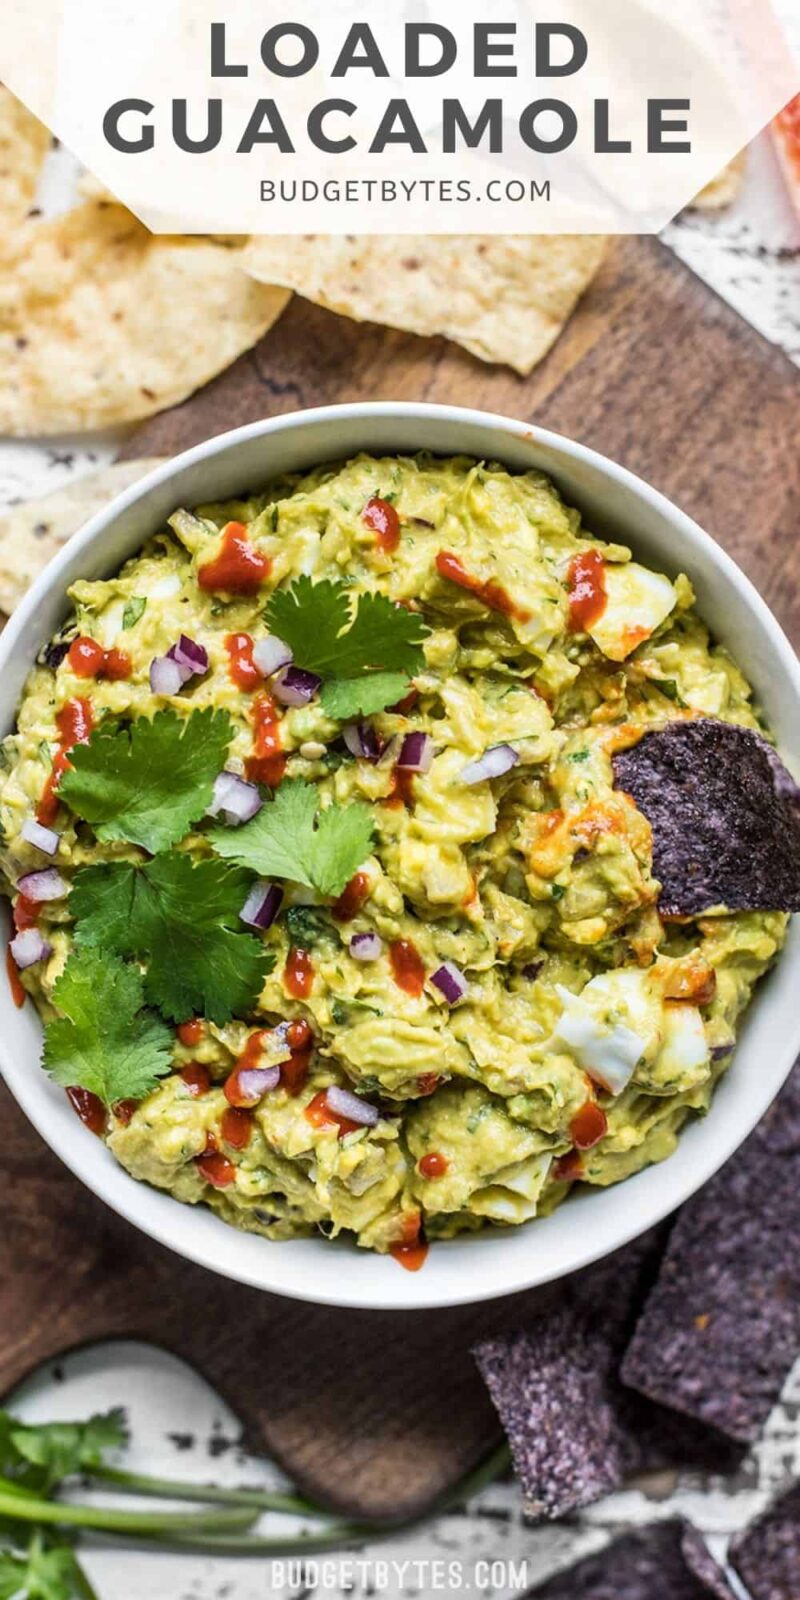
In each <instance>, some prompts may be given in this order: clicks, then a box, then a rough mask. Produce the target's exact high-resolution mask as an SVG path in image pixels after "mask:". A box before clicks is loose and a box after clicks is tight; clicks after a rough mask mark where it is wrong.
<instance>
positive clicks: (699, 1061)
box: [656, 1000, 709, 1083]
mask: <svg viewBox="0 0 800 1600" xmlns="http://www.w3.org/2000/svg"><path fill="white" fill-rule="evenodd" d="M708 1058H709V1050H708V1043H707V1040H706V1031H705V1028H704V1026H703V1019H702V1017H701V1015H700V1012H699V1011H698V1009H697V1007H696V1006H690V1005H687V1004H686V1003H685V1001H680V1000H678V1001H672V1003H671V1004H670V1003H669V1002H668V1003H667V1004H666V1005H665V1007H664V1042H663V1044H662V1046H661V1049H660V1051H659V1053H658V1058H657V1061H656V1070H657V1072H658V1075H659V1078H661V1079H663V1080H664V1082H665V1083H671V1082H673V1081H679V1080H681V1079H684V1078H686V1077H687V1075H691V1074H692V1073H694V1072H696V1071H697V1070H698V1068H700V1067H704V1066H705V1064H706V1062H707V1061H708Z"/></svg>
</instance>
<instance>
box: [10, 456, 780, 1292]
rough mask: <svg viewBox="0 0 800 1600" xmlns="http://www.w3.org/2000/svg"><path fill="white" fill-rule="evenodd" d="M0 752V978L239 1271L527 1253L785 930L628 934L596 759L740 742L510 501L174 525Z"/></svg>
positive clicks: (643, 851) (704, 667)
mask: <svg viewBox="0 0 800 1600" xmlns="http://www.w3.org/2000/svg"><path fill="white" fill-rule="evenodd" d="M170 525H171V531H169V532H168V531H166V530H165V531H164V532H163V533H162V534H159V535H158V536H157V537H156V538H154V539H152V540H151V541H150V543H149V544H148V545H147V546H146V547H145V549H144V550H143V552H142V553H141V554H140V555H138V556H136V557H134V558H133V559H132V560H130V561H128V562H127V564H126V565H125V566H124V567H123V569H122V571H121V572H120V573H119V574H118V576H116V577H114V578H111V579H110V580H109V581H108V582H80V583H76V584H75V585H74V586H73V589H72V590H71V596H72V599H73V601H74V606H75V611H74V615H73V616H72V617H71V619H70V621H69V623H68V625H67V626H66V628H65V629H64V631H63V634H62V635H61V636H59V638H58V639H57V640H56V641H54V642H53V643H52V644H51V645H50V646H49V647H48V648H47V649H46V650H45V651H44V652H43V655H42V658H41V660H40V662H39V664H38V665H37V666H36V668H35V670H34V671H33V673H32V674H31V677H30V679H29V681H28V684H27V687H26V690H25V694H24V698H23V701H22V705H21V707H20V712H19V722H18V729H17V731H16V732H15V733H14V734H12V735H11V736H10V737H9V738H7V739H6V740H5V743H4V745H3V770H2V772H1V773H0V821H1V822H2V829H3V844H2V867H3V872H4V874H5V878H6V880H7V884H8V887H9V892H10V893H11V896H12V898H13V901H14V921H15V928H16V932H15V937H14V939H13V941H12V945H11V960H10V973H11V978H12V981H13V982H14V984H15V985H21V986H22V987H21V991H20V998H23V997H24V992H25V991H27V992H28V993H29V994H31V995H32V996H33V999H34V1001H35V1003H36V1005H37V1007H38V1008H39V1010H40V1011H41V1013H42V1016H43V1018H44V1020H45V1022H46V1043H45V1054H44V1065H45V1067H46V1069H47V1070H48V1071H49V1072H50V1073H51V1075H52V1076H53V1077H54V1079H55V1080H56V1081H57V1082H59V1083H61V1084H63V1085H64V1087H65V1088H66V1089H67V1091H68V1093H69V1094H70V1096H71V1098H72V1100H73V1103H74V1105H75V1107H76V1109H77V1110H78V1112H79V1114H80V1115H81V1116H82V1117H83V1118H84V1120H85V1121H87V1122H88V1123H89V1124H90V1126H91V1127H93V1128H94V1129H95V1131H96V1132H98V1133H100V1134H102V1135H103V1137H105V1139H106V1140H107V1142H108V1145H109V1148H110V1149H111V1150H112V1151H113V1153H114V1155H115V1156H116V1157H117V1159H118V1160H119V1161H121V1162H122V1164H123V1165H124V1166H125V1167H126V1168H127V1169H128V1170H129V1171H130V1172H131V1173H132V1174H133V1175H134V1176H135V1177H137V1178H140V1179H142V1180H144V1181H145V1182H148V1183H151V1184H155V1185H157V1186H158V1187H159V1188H163V1189H167V1190H169V1191H170V1192H171V1193H172V1194H174V1195H175V1196H176V1197H177V1198H178V1199H180V1200H184V1201H188V1202H190V1203H195V1202H199V1201H202V1202H204V1203H206V1204H207V1205H209V1206H211V1207H212V1208H213V1209H214V1210H215V1211H217V1212H218V1213H219V1214H220V1215H221V1216H222V1217H223V1218H224V1219H225V1220H226V1221H228V1222H230V1223H232V1224H233V1225H234V1226H236V1227H240V1228H246V1229H249V1230H251V1231H254V1232H258V1233H262V1234H264V1235H266V1236H267V1237H268V1238H287V1237H293V1236H296V1235H299V1234H306V1233H309V1232H313V1231H315V1230H320V1231H321V1232H323V1233H324V1234H325V1235H327V1236H334V1235H336V1234H338V1233H340V1232H341V1231H342V1230H346V1231H347V1232H348V1233H350V1234H352V1235H353V1236H354V1237H355V1239H356V1240H357V1242H358V1243H359V1244H360V1245H363V1246H365V1247H367V1248H369V1249H373V1250H379V1251H391V1252H392V1253H393V1254H395V1255H396V1256H397V1257H398V1259H400V1260H401V1261H403V1263H404V1264H405V1265H407V1266H410V1267H414V1266H417V1265H419V1263H420V1262H421V1260H422V1259H423V1257H424V1252H425V1249H426V1242H429V1241H432V1240H435V1239H440V1238H446V1237H450V1236H452V1235H453V1234H456V1233H459V1232H462V1231H464V1230H473V1229H478V1228H482V1227H484V1226H485V1225H487V1224H489V1223H499V1224H515V1223H521V1222H526V1221H528V1220H529V1219H530V1218H532V1217H534V1216H536V1215H537V1214H546V1213H548V1212H550V1211H552V1209H553V1208H554V1207H555V1206H556V1205H558V1204H559V1203H560V1201H561V1200H563V1199H564V1197H565V1196H566V1195H567V1193H568V1192H569V1189H570V1186H571V1185H572V1184H574V1183H575V1182H579V1181H580V1182H584V1183H588V1184H599V1185H606V1184H610V1183H616V1182H618V1181H619V1180H620V1179H622V1178H625V1177H627V1176H629V1174H631V1173H634V1172H636V1171H638V1170H639V1169H640V1168H641V1167H643V1166H645V1165H646V1164H647V1163H649V1162H653V1161H659V1160H661V1159H663V1158H664V1157H665V1156H668V1155H669V1154H670V1152H671V1151H672V1150H673V1148H674V1146H675V1142H676V1139H677V1136H678V1133H679V1131H680V1128H681V1126H682V1124H683V1123H684V1122H685V1120H686V1118H687V1116H688V1115H689V1114H690V1113H691V1112H696V1113H703V1112H704V1111H706V1109H707V1108H708V1105H709V1102H710V1098H711V1095H712V1092H713V1088H714V1083H715V1081H716V1080H717V1078H718V1077H719V1075H720V1073H721V1072H722V1071H723V1070H724V1068H725V1066H726V1063H727V1062H728V1060H729V1059H730V1051H731V1048H732V1046H733V1042H734V1037H735V1029H736V1021H737V1018H738V1016H739V1015H740V1013H741V1011H742V1010H743V1008H744V1007H745V1006H746V1004H747V1002H748V999H749V997H750V995H751V992H752V989H753V986H754V984H755V983H756V981H757V980H758V978H759V977H760V976H761V974H762V973H763V972H764V971H765V969H766V968H767V967H768V966H769V964H770V962H771V961H772V959H773V957H774V956H775V953H776V951H777V949H778V948H779V946H780V943H781V940H782V937H783V933H784V928H785V923H786V918H785V917H784V916H783V915H782V914H780V913H777V912H763V911H762V912H738V913H734V914H729V913H726V912H725V910H724V909H720V908H719V907H716V908H709V912H704V913H703V914H702V915H698V916H697V917H695V918H692V919H686V918H680V919H673V920H671V921H668V920H665V919H664V918H662V917H660V916H659V909H658V899H659V884H658V883H657V882H656V881H655V880H654V878H653V874H652V870H651V863H652V836H651V829H650V825H649V823H648V822H647V820H646V818H645V817H644V816H643V814H642V813H641V812H640V811H639V810H637V808H636V806H635V805H634V803H633V801H632V799H631V798H630V797H629V795H628V794H626V793H625V792H624V791H623V790H621V789H619V788H615V786H614V777H613V771H612V755H613V754H614V753H615V752H619V751H620V750H622V749H625V748H626V747H629V746H631V745H633V744H635V743H636V741H638V740H639V738H640V737H641V736H642V734H643V733H644V732H645V731H647V730H649V729H654V728H656V729H657V728H660V727H663V726H665V725H666V724H667V723H668V722H670V721H671V720H674V719H686V718H697V717H703V716H712V717H714V718H717V719H722V720H724V721H730V722H736V723H740V724H743V725H746V726H751V727H755V726H757V722H756V717H755V714H754V712H753V709H752V707H751V704H750V690H749V688H748V685H747V683H746V681H745V679H744V678H743V676H742V674H741V672H740V671H739V669H738V667H737V666H736V665H735V664H734V662H733V661H732V660H731V659H730V657H729V656H728V655H727V654H726V653H725V652H724V650H722V649H720V648H718V647H716V646H714V645H712V644H710V642H709V637H708V634H707V632H706V629H705V627H704V626H703V623H702V622H701V620H700V619H699V617H698V616H697V614H696V612H695V610H694V608H693V596H692V590H691V586H690V584H689V582H688V580H687V579H686V578H685V577H680V578H678V579H677V580H675V582H671V581H670V580H668V579H667V578H666V577H664V576H662V575H661V574H659V573H655V572H651V571H649V570H647V569H645V568H644V567H642V566H640V565H638V564H637V563H636V562H634V561H632V560H631V559H630V555H629V552H628V551H627V550H626V549H624V548H622V547H621V546H618V545H608V544H604V543H602V542H600V541H599V540H598V539H596V538H593V537H591V536H590V535H589V534H587V532H586V531H585V530H584V529H582V528H581V524H580V518H579V516H578V513H577V512H575V511H574V510H571V509H570V508H569V507H567V506H565V505H564V504H563V502H562V501H561V499H560V498H559V496H558V494H557V493H556V492H555V490H554V489H553V487H552V486H551V485H550V484H549V483H548V481H547V480H546V479H545V478H543V477H542V476H540V475H539V474H538V473H534V472H530V473H526V474H524V475H520V476H514V475H511V474H510V473H508V472H507V471H505V470H504V469H503V468H501V467H499V466H482V465H478V464H476V463H475V462H473V461H469V460H464V459H456V460H448V461H440V460H434V459H432V458H428V457H425V456H421V457H418V458H416V459H405V458H403V459H393V458H387V459H383V460H374V459H372V458H370V457H367V456H361V457H359V458H357V459H356V460H353V461H350V462H348V463H347V464H346V465H344V466H334V467H326V468H321V469H319V470H317V471H315V472H312V473H310V474H308V475H307V476H304V477H296V478H292V479H287V480H282V481H280V482H278V483H275V484H274V485H272V486H271V487H270V488H269V489H268V490H267V491H266V492H265V493H263V494H261V495H259V496H257V497H255V498H253V499H249V500H245V501H241V502H238V501H237V502H235V503H233V504H227V505H224V506H205V507H201V508H200V509H199V510H198V511H196V512H194V513H189V512H188V511H178V512H177V513H176V514H175V516H174V517H172V518H171V522H170Z"/></svg>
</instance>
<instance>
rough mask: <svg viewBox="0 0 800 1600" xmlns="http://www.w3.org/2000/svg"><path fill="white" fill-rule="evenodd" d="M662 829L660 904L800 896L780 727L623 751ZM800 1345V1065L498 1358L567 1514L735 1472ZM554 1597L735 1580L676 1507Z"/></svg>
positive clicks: (752, 1553)
mask: <svg viewBox="0 0 800 1600" xmlns="http://www.w3.org/2000/svg"><path fill="white" fill-rule="evenodd" d="M614 768H615V777H616V782H617V784H618V785H619V786H620V787H621V788H623V789H625V790H626V791H627V792H628V793H629V794H631V795H632V796H633V798H634V800H635V801H636V804H637V805H638V806H639V808H640V809H641V810H642V811H643V812H644V813H645V815H646V816H647V817H648V819H649V821H650V824H651V826H652V829H653V853H654V870H655V872H656V875H657V877H658V878H659V880H660V882H661V884H662V893H661V899H660V905H661V906H662V908H663V909H664V910H665V911H666V912H668V913H669V914H671V915H673V916H679V917H687V918H689V917H692V916H696V915H697V914H698V913H699V912H702V911H704V910H711V909H712V908H717V909H718V908H719V907H721V906H724V907H727V908H728V909H731V910H757V909H764V908H769V909H772V910H785V911H797V910H800V789H798V787H797V785H796V784H795V782H794V780H793V779H792V777H791V776H790V774H789V773H788V772H787V771H786V769H785V767H784V766H783V765H782V763H781V761H780V759H779V758H778V756H777V754H776V752H775V750H774V749H773V747H772V746H771V745H770V744H768V742H767V741H766V739H764V738H762V736H761V735H760V734H758V733H755V732H753V730H751V729H748V728H740V727H736V726H734V725H732V724H728V723H721V722H718V721H716V719H714V718H712V717H699V718H697V719H694V720H690V721H686V722H672V723H670V724H668V726H667V727H666V728H664V729H663V730H659V731H654V732H652V733H648V734H646V735H645V736H644V738H642V739H641V740H640V741H639V743H638V744H636V745H635V746H633V747H632V748H631V749H629V750H626V751H624V752H622V753H621V754H619V755H617V756H615V757H614ZM798 1352H800V1064H798V1066H797V1067H796V1068H795V1070H794V1072H793V1074H792V1076H791V1077H790V1079H789V1081H788V1083H787V1085H786V1087H785V1088H784V1090H783V1092H782V1093H781V1094H780V1095H779V1097H778V1099H777V1100H776V1101H775V1103H774V1105H773V1106H772V1107H771V1109H770V1111H769V1112H768V1113H767V1115H766V1117H765V1118H764V1119H763V1121H762V1122H761V1124H760V1125H759V1127H758V1128H757V1129H756V1131H755V1133H754V1134H752V1136H751V1138H750V1139H749V1140H748V1142H747V1144H746V1145H745V1146H744V1148H743V1149H742V1150H740V1151H739V1152H738V1153H737V1154H736V1155H735V1156H734V1157H733V1158H732V1159H731V1161H730V1162H729V1163H728V1165H727V1166H726V1167H724V1168H723V1169H722V1171H721V1172H719V1173H718V1174H717V1176H716V1177H715V1178H714V1179H712V1181H711V1182H710V1183H708V1184H707V1185H706V1187H705V1188H704V1189H702V1190H701V1191H700V1193H699V1194H697V1195H696V1196H695V1197H694V1199H692V1200H690V1201H689V1202H688V1204H687V1205H685V1206H684V1207H683V1209H682V1210H681V1212H680V1213H679V1215H678V1219H677V1222H676V1223H675V1224H674V1226H673V1227H672V1229H671V1231H668V1236H667V1238H666V1241H665V1239H664V1237H663V1235H662V1234H651V1235H648V1236H647V1237H645V1238H643V1239H639V1240H637V1241H636V1242H635V1243H634V1244H632V1245H629V1246H628V1247H627V1248H626V1249H625V1250H622V1251H620V1252H619V1253H618V1254H617V1255H616V1256H613V1257H612V1258H611V1259H610V1260H607V1261H605V1262H602V1263H601V1264H600V1265H599V1266H596V1267H594V1268H591V1269H590V1270H589V1271H588V1272H585V1273H583V1274H581V1275H580V1276H579V1277H577V1278H576V1279H574V1280H572V1281H571V1282H570V1283H569V1284H568V1285H567V1287H566V1290H565V1293H564V1295H563V1296H562V1298H561V1299H560V1300H559V1301H558V1303H557V1304H556V1305H555V1306H551V1307H550V1308H549V1309H547V1310H544V1311H542V1313H541V1314H539V1315H535V1316H534V1317H532V1318H529V1319H528V1320H527V1321H526V1324H525V1326H524V1327H523V1328H521V1329H520V1330H519V1331H518V1332H517V1333H514V1334H511V1335H503V1336H501V1337H498V1338H496V1339H489V1340H484V1341H483V1342H482V1343H481V1344H479V1345H478V1346H477V1348H476V1350H475V1358H476V1360H477V1363H478V1367H479V1370H480V1372H481V1374H482V1376H483V1378H484V1380H485V1382H486V1385H487V1387H488V1389H489V1393H490V1395H491V1397H492V1400H493V1401H494V1404H495V1406H496V1408H497V1411H498V1413H499V1415H500V1419H501V1421H502V1423H503V1427H504V1428H505V1430H506V1433H507V1435H508V1438H509V1442H510V1444H511V1450H512V1455H513V1459H514V1464H515V1467H516V1469H517V1473H518V1475H519V1478H520V1481H521V1484H522V1488H523V1493H524V1496H525V1503H526V1508H527V1510H528V1511H529V1513H530V1514H531V1515H532V1516H536V1517H548V1518H556V1517H562V1516H565V1515H567V1514H569V1513H571V1512H574V1511H576V1510H577V1509H579V1508H580V1507H582V1506H585V1505H588V1504H589V1503H590V1502H591V1501H593V1500H596V1499H598V1498H599V1497H600V1496H601V1495H603V1494H606V1493H608V1492H609V1491H610V1490H612V1489H615V1488H618V1487H619V1486H620V1485H621V1484H622V1482H623V1481H624V1480H625V1479H626V1478H627V1477H629V1476H630V1475H631V1474H632V1473H635V1472H642V1471H649V1470H653V1469H656V1468H660V1467H663V1466H665V1465H667V1464H669V1465H672V1466H681V1465H695V1466H696V1465H698V1464H703V1465H705V1466H706V1467H710V1468H712V1470H715V1471H719V1472H724V1471H727V1470H729V1469H730V1468H731V1467H733V1466H735V1465H736V1464H737V1461H738V1460H739V1459H740V1457H741V1454H742V1452H743V1451H744V1449H745V1448H746V1447H747V1446H748V1445H752V1444H753V1443H754V1442H755V1441H756V1440H757V1439H758V1438H759V1435H760V1433H761V1431H762V1429H763V1427H764V1424H765V1423H766V1421H767V1418H768V1416H769V1414H770V1411H771V1410H772V1408H773V1406H774V1405H775V1403H776V1401H777V1400H778V1398H779V1396H780V1392H781V1389H782V1387H783V1384H784V1382H785V1380H786V1377H787V1376H788V1373H789V1371H790V1369H791V1367H792V1366H793V1364H794V1361H795V1359H796V1357H797V1355H798ZM731 1564H732V1566H733V1569H734V1571H735V1572H737V1573H738V1574H739V1576H740V1577H741V1579H742V1581H743V1582H744V1583H745V1584H746V1585H747V1588H748V1591H749V1594H750V1596H751V1600H798V1597H800V1486H799V1487H798V1488H796V1489H794V1490H793V1491H792V1492H791V1493H790V1494H789V1495H788V1496H786V1497H785V1499H784V1500H783V1501H781V1502H779V1503H778V1505H777V1506H776V1507H775V1508H774V1509H773V1510H772V1511H771V1512H770V1513H768V1514H767V1516H766V1517H765V1518H764V1519H763V1520H762V1521H761V1522H760V1523H757V1524H756V1525H755V1526H754V1527H753V1528H752V1529H750V1530H749V1531H748V1532H747V1533H746V1534H745V1535H744V1536H742V1537H741V1538H740V1539H739V1540H737V1541H735V1542H734V1545H733V1547H732V1551H731ZM536 1592H537V1595H538V1596H539V1597H540V1600H561V1597H562V1596H564V1600H566V1597H567V1596H570V1600H571V1597H573V1596H577V1595H580V1596H585V1597H586V1600H651V1597H652V1600H655V1596H658V1597H659V1600H702V1597H704V1596H708V1595H711V1596H717V1597H730V1596H731V1594H732V1590H731V1589H730V1587H729V1586H728V1584H727V1581H726V1579H725V1578H724V1577H723V1575H722V1573H721V1572H720V1571H719V1569H718V1568H717V1567H716V1565H715V1563H714V1562H712V1560H711V1558H710V1556H709V1555H708V1553H707V1552H706V1551H705V1550H704V1548H702V1547H701V1545H700V1544H698V1536H697V1535H695V1534H694V1533H693V1532H692V1531H690V1530H687V1529H686V1528H685V1527H682V1526H681V1525H680V1524H676V1523H672V1524H666V1525H665V1524H661V1525H657V1526H655V1527H653V1528H649V1529H644V1530H643V1531H641V1532H640V1533H637V1534H636V1535H635V1536H632V1537H631V1538H629V1539H623V1540H622V1541H620V1542H619V1543H618V1544H617V1545H614V1546H612V1547H611V1549H609V1550H607V1551H605V1552H603V1553H602V1555H601V1556H598V1557H596V1558H592V1560H591V1561H589V1562H584V1563H582V1564H581V1565H580V1567H578V1568H574V1569H573V1570H572V1571H571V1572H570V1573H569V1574H567V1575H565V1577H564V1579H563V1580H562V1579H560V1578H557V1579H554V1580H552V1581H551V1582H549V1583H547V1584H546V1585H545V1586H544V1588H543V1589H540V1590H538V1591H536Z"/></svg>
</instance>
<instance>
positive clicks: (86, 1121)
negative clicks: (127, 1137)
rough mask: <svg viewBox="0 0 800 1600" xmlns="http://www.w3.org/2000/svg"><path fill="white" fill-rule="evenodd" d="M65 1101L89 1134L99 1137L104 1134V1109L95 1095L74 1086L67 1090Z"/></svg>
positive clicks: (88, 1090)
mask: <svg viewBox="0 0 800 1600" xmlns="http://www.w3.org/2000/svg"><path fill="white" fill-rule="evenodd" d="M67 1099H68V1100H69V1103H70V1105H71V1106H72V1109H73V1111H74V1112H75V1113H76V1115H77V1116H79V1117H80V1119H81V1122H82V1123H83V1125H84V1127H86V1128H88V1129H89V1132H90V1133H96V1134H98V1135H100V1134H102V1133H104V1132H105V1126H106V1108H105V1106H104V1105H103V1102H102V1100H100V1099H98V1096H97V1095H96V1094H92V1092H91V1090H90V1089H80V1088H78V1087H77V1086H76V1087H75V1088H73V1089H68V1090H67Z"/></svg>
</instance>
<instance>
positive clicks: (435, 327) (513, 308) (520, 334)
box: [244, 234, 606, 373]
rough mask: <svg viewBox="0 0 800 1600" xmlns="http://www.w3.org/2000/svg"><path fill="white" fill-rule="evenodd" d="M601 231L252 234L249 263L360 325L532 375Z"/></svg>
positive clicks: (598, 255)
mask: <svg viewBox="0 0 800 1600" xmlns="http://www.w3.org/2000/svg"><path fill="white" fill-rule="evenodd" d="M605 247H606V240H605V239H601V238H598V237H597V236H595V235H590V234H586V235H577V234H576V235H563V236H562V235H550V234H537V235H523V234H503V235H496V236H495V235H488V234H487V235H483V234H458V235H451V236H449V237H442V238H433V237H431V236H429V235H386V236H385V237H382V238H381V237H378V236H372V235H370V236H363V237H360V238H354V237H353V236H350V237H349V238H330V237H327V236H325V235H323V234H312V235H306V236H304V237H297V238H294V237H285V238H284V237H280V238H259V239H251V241H250V244H249V246H248V248H247V249H246V250H245V253H244V266H245V268H246V270H247V271H248V272H251V273H252V274H253V276H254V277H255V278H258V280H259V282H261V283H280V284H283V285H284V286H285V287H286V288H287V289H295V290H296V291H297V293H298V294H302V295H305V297H306V299H308V300H314V301H316V303H317V304H318V305H321V306H327V307H328V308H329V310H331V311H338V312H341V313H342V314H343V315H344V316H347V317H353V318H354V319H355V320H356V321H357V322H361V321H366V322H382V323H385V324H387V325H388V326H389V327H392V328H404V329H406V330H408V331H409V332H411V333H421V334H445V335H446V336H447V338H448V339H455V340H457V342H458V343H459V344H462V345H464V346H465V348H466V349H467V350H471V351H472V354H473V355H476V356H479V357H480V359H481V360H482V361H496V362H505V363H507V365H508V366H511V367H515V368H516V370H517V371H518V372H521V373H528V372H530V370H531V368H532V367H534V366H535V365H536V362H537V361H540V360H541V359H542V357H543V356H544V355H546V353H547V351H548V350H549V349H550V346H551V345H552V344H553V343H554V342H555V340H556V339H557V338H558V335H559V333H560V332H561V329H562V328H563V326H564V324H565V322H566V321H567V319H568V317H569V316H570V313H571V312H572V310H573V308H574V306H575V304H576V302H577V301H578V299H579V298H580V296H581V295H582V294H583V291H584V289H586V288H587V286H588V285H589V283H591V280H592V278H593V277H594V275H595V273H596V272H597V270H598V267H599V266H600V263H601V261H602V259H603V255H604V252H605Z"/></svg>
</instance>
